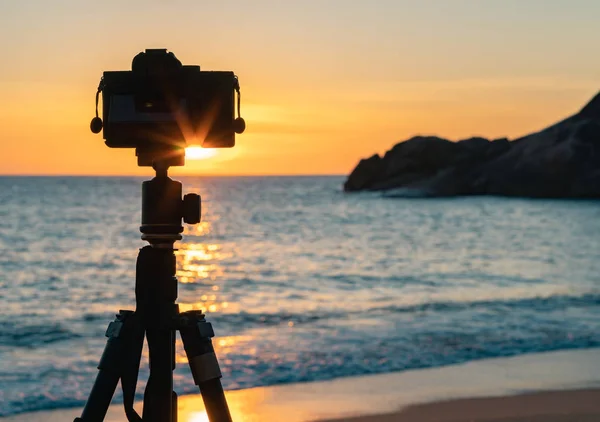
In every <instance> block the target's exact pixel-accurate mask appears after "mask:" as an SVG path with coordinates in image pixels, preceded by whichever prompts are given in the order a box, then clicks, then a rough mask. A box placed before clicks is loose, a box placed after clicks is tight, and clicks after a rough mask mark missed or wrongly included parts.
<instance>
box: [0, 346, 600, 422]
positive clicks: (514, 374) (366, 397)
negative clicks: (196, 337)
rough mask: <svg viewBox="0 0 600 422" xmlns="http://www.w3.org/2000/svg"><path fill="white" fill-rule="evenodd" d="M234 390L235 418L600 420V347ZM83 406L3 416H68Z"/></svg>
mask: <svg viewBox="0 0 600 422" xmlns="http://www.w3.org/2000/svg"><path fill="white" fill-rule="evenodd" d="M227 398H228V402H229V406H230V408H231V411H232V415H233V417H234V421H236V422H258V421H261V422H264V421H275V422H278V421H282V422H309V421H334V420H335V421H354V422H390V421H399V422H406V421H411V422H489V421H494V422H509V421H510V422H542V421H544V422H563V421H565V422H566V421H569V422H588V421H595V422H600V349H589V350H582V351H567V352H554V353H544V354H533V355H526V356H520V357H515V358H502V359H490V360H484V361H476V362H469V363H466V364H462V365H454V366H448V367H443V368H435V369H424V370H415V371H405V372H399V373H391V374H382V375H371V376H362V377H351V378H340V379H336V380H332V381H325V382H313V383H304V384H292V385H282V386H272V387H259V388H251V389H247V390H237V391H228V392H227ZM139 407H140V406H139V404H138V405H137V406H136V408H138V409H139ZM178 407H179V422H207V418H206V414H205V413H204V412H203V405H202V399H201V397H200V396H199V395H187V396H183V397H180V400H179V406H178ZM80 412H81V410H80V409H67V410H57V411H44V412H36V413H29V414H21V415H16V416H12V417H8V418H3V419H1V420H2V421H3V422H26V421H27V422H42V421H43V422H59V421H61V422H64V421H72V420H73V419H74V417H75V416H78V415H79V414H80ZM124 420H126V419H125V417H124V415H123V412H122V406H121V405H114V406H111V408H110V409H109V413H108V415H107V418H106V422H117V421H124Z"/></svg>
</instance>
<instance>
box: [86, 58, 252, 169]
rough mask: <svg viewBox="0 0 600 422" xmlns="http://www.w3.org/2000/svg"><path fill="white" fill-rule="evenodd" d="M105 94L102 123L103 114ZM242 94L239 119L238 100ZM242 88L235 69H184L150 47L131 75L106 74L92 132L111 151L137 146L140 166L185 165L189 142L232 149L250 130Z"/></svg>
mask: <svg viewBox="0 0 600 422" xmlns="http://www.w3.org/2000/svg"><path fill="white" fill-rule="evenodd" d="M100 93H102V119H100V117H99V116H98V101H99V95H100ZM236 94H237V113H238V116H237V118H236V117H235V116H234V113H235V109H236V100H235V96H236ZM240 102H241V97H240V85H239V81H238V78H237V76H236V75H235V74H234V73H233V72H232V71H202V70H200V66H197V65H182V64H181V62H180V61H179V60H178V59H177V58H176V57H175V55H174V54H173V53H172V52H167V50H166V49H147V50H146V51H145V52H142V53H139V54H138V55H136V56H135V57H134V58H133V62H132V64H131V70H130V71H105V72H104V73H103V77H102V79H101V81H100V85H99V86H98V91H97V93H96V117H95V118H94V119H92V123H91V125H90V127H91V130H92V132H94V133H99V132H100V131H101V130H103V138H104V139H105V143H106V145H107V146H109V147H111V148H135V150H136V155H137V157H138V165H139V166H154V165H156V164H157V163H159V162H160V163H161V164H166V165H167V166H181V165H183V164H184V161H185V154H184V148H185V147H186V145H188V144H189V143H194V144H200V145H201V146H202V147H204V148H231V147H233V146H234V145H235V134H236V133H242V132H243V131H244V129H245V123H244V120H243V119H242V118H241V117H240V115H239V114H240Z"/></svg>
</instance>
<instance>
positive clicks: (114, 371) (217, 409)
mask: <svg viewBox="0 0 600 422" xmlns="http://www.w3.org/2000/svg"><path fill="white" fill-rule="evenodd" d="M154 169H155V170H156V177H155V178H154V179H152V180H149V181H145V182H143V184H142V226H141V227H140V231H141V232H142V239H143V240H145V241H148V242H149V245H148V246H145V247H143V248H142V249H141V250H140V252H139V255H138V258H137V264H136V279H135V297H136V310H135V312H133V311H119V313H118V314H117V316H116V319H115V320H114V321H113V322H111V323H110V324H109V326H108V329H107V330H106V336H107V337H108V341H107V343H106V347H105V349H104V352H103V354H102V358H101V359H100V364H99V365H98V369H99V372H98V375H97V377H96V381H95V382H94V386H93V387H92V391H91V393H90V395H89V397H88V400H87V403H86V405H85V407H84V409H83V413H82V415H81V417H80V418H76V419H75V422H101V421H103V420H104V417H105V416H106V412H107V411H108V407H109V405H110V402H111V400H112V396H113V394H114V392H115V389H116V388H117V384H118V382H119V379H120V380H121V386H122V389H123V405H124V408H125V414H126V416H127V419H128V420H129V422H142V421H143V422H176V421H177V394H176V393H175V392H174V391H173V370H174V369H175V331H179V332H180V334H181V339H182V340H183V346H184V349H185V353H186V355H187V359H188V362H189V365H190V368H191V370H192V375H193V378H194V383H195V384H196V385H197V386H198V387H199V388H200V393H201V394H202V399H203V401H204V405H205V407H206V413H207V415H208V418H209V420H210V422H231V415H230V413H229V408H228V406H227V401H226V400H225V394H224V393H223V387H222V386H221V380H220V378H221V371H220V369H219V364H218V362H217V357H216V355H215V352H214V349H213V346H212V341H211V338H212V337H214V332H213V329H212V325H211V324H210V323H209V322H207V321H206V320H205V318H204V314H203V313H202V312H201V311H189V312H184V313H179V307H178V305H177V304H176V303H175V300H176V299H177V279H176V278H175V272H176V262H175V254H174V248H173V245H174V243H175V241H177V240H181V233H182V232H183V227H182V225H181V220H182V218H183V221H184V222H186V223H188V224H197V223H199V222H200V213H201V207H200V196H198V195H196V194H187V195H185V196H184V197H183V200H182V196H181V195H182V185H181V183H180V182H176V181H174V180H172V179H170V178H169V177H168V175H167V169H168V165H162V166H161V165H156V166H154ZM144 335H145V336H146V340H147V341H148V349H149V355H150V356H149V358H150V376H149V378H148V383H147V385H146V390H145V392H144V407H143V412H142V416H141V417H140V416H139V415H138V413H137V412H136V411H135V409H134V408H133V402H134V398H135V388H136V383H137V378H138V371H139V365H140V359H141V355H142V347H143V342H144Z"/></svg>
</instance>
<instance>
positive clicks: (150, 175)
mask: <svg viewBox="0 0 600 422" xmlns="http://www.w3.org/2000/svg"><path fill="white" fill-rule="evenodd" d="M153 176H154V175H153V174H152V172H150V173H148V174H146V175H145V174H131V173H129V174H58V173H52V174H43V173H39V174H37V173H0V177H153ZM169 176H174V177H347V176H348V175H347V174H343V173H312V174H311V173H299V174H243V173H240V174H210V173H197V174H194V173H190V174H174V175H173V174H171V175H169Z"/></svg>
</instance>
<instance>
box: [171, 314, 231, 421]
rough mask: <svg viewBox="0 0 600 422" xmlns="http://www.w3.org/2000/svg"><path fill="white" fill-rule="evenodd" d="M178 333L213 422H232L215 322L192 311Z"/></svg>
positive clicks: (184, 315) (185, 316)
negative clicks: (214, 341) (216, 345)
mask: <svg viewBox="0 0 600 422" xmlns="http://www.w3.org/2000/svg"><path fill="white" fill-rule="evenodd" d="M180 317H181V319H180V321H181V325H180V327H179V332H180V333H181V339H182V340H183V347H184V349H185V353H186V355H187V358H188V362H189V365H190V369H191V370H192V375H193V377H194V382H195V383H196V385H197V386H198V387H199V388H200V393H201V394H202V400H203V401H204V407H205V408H206V414H207V415H208V420H209V421H210V422H232V419H231V414H230V413H229V407H228V406H227V401H226V399H225V393H224V392H223V386H222V385H221V370H220V369H219V363H218V362H217V355H216V354H215V350H214V348H213V345H212V341H211V338H212V337H214V336H215V333H214V331H213V329H212V325H211V324H210V323H209V322H206V320H205V319H204V315H203V314H202V312H197V311H190V312H185V313H183V314H181V315H180Z"/></svg>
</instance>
